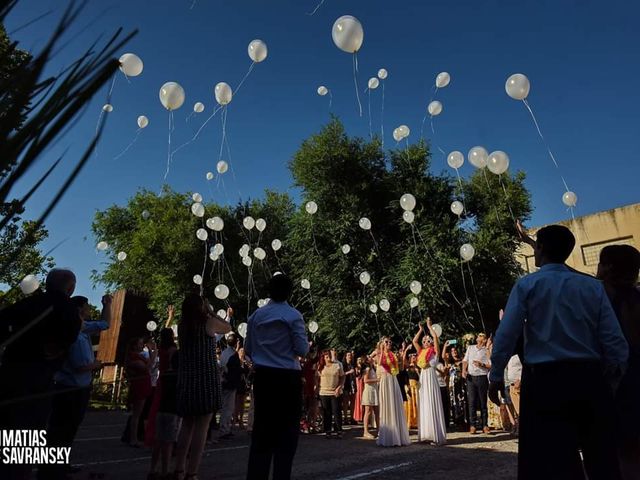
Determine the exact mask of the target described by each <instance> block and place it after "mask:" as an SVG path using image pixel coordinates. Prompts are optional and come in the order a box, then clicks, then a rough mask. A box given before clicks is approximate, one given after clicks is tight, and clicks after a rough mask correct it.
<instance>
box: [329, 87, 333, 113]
mask: <svg viewBox="0 0 640 480" xmlns="http://www.w3.org/2000/svg"><path fill="white" fill-rule="evenodd" d="M332 103H333V95H331V90H329V111H331V104H332Z"/></svg>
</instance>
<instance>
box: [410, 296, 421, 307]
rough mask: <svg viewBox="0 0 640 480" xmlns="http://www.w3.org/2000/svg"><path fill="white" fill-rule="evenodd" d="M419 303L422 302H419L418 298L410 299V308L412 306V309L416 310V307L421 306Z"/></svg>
mask: <svg viewBox="0 0 640 480" xmlns="http://www.w3.org/2000/svg"><path fill="white" fill-rule="evenodd" d="M419 303H420V302H419V301H418V299H417V298H416V297H411V298H410V299H409V306H410V307H411V308H416V307H417V306H418V304H419Z"/></svg>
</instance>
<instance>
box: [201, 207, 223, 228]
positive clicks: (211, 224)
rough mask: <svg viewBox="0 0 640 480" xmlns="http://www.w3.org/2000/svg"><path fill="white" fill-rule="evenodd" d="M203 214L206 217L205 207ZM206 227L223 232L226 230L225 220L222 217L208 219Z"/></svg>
mask: <svg viewBox="0 0 640 480" xmlns="http://www.w3.org/2000/svg"><path fill="white" fill-rule="evenodd" d="M202 214H203V215H204V207H203V211H202ZM206 225H207V227H208V228H210V229H211V230H213V231H215V232H221V231H222V230H223V229H224V220H222V218H220V217H211V218H207V221H206Z"/></svg>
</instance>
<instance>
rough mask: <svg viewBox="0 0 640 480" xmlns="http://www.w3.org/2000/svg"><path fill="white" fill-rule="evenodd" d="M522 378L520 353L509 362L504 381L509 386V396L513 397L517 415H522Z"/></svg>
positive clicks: (512, 400) (512, 401)
mask: <svg viewBox="0 0 640 480" xmlns="http://www.w3.org/2000/svg"><path fill="white" fill-rule="evenodd" d="M521 379H522V363H521V362H520V357H519V356H518V355H513V356H512V357H511V358H510V359H509V363H507V368H506V369H505V371H504V381H505V384H506V386H507V387H509V397H511V403H512V404H513V408H514V410H515V412H516V415H520V381H521Z"/></svg>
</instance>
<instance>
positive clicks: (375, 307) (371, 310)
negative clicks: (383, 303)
mask: <svg viewBox="0 0 640 480" xmlns="http://www.w3.org/2000/svg"><path fill="white" fill-rule="evenodd" d="M369 311H370V312H371V313H376V312H377V311H378V306H377V305H376V304H375V303H372V304H371V305H369Z"/></svg>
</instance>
